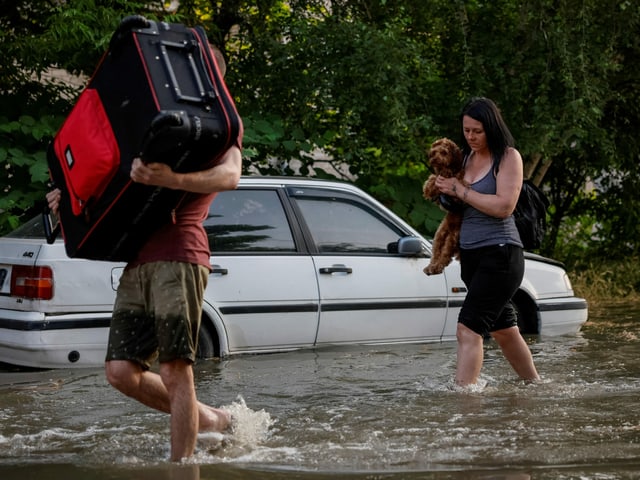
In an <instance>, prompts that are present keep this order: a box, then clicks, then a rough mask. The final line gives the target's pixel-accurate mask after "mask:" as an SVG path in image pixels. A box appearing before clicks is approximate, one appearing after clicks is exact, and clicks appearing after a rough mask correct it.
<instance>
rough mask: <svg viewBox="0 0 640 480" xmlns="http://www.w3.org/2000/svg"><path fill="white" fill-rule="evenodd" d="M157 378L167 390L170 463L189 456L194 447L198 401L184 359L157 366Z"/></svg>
mask: <svg viewBox="0 0 640 480" xmlns="http://www.w3.org/2000/svg"><path fill="white" fill-rule="evenodd" d="M160 377H161V378H162V383H164V385H165V387H166V388H167V394H168V398H169V405H170V408H171V460H172V461H174V462H177V461H179V460H181V459H182V458H186V457H190V456H191V455H193V452H194V450H195V448H196V438H197V434H198V402H197V400H196V388H195V385H194V383H193V368H192V366H191V363H189V362H187V361H185V360H173V361H171V362H164V363H161V364H160Z"/></svg>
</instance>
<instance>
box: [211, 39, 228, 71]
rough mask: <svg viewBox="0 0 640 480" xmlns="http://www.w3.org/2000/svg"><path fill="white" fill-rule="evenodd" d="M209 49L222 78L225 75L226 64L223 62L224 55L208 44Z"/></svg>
mask: <svg viewBox="0 0 640 480" xmlns="http://www.w3.org/2000/svg"><path fill="white" fill-rule="evenodd" d="M209 49H210V50H211V53H212V54H213V56H214V57H215V59H216V63H217V64H218V70H220V74H221V75H222V76H223V77H224V75H225V74H226V73H227V62H226V61H225V60H224V55H223V54H222V52H221V51H220V49H219V48H218V47H216V46H215V45H211V44H209Z"/></svg>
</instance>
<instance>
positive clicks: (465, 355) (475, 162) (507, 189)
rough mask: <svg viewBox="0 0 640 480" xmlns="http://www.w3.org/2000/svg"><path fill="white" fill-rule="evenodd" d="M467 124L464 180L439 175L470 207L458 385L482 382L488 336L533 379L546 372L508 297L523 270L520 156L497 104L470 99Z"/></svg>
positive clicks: (463, 248)
mask: <svg viewBox="0 0 640 480" xmlns="http://www.w3.org/2000/svg"><path fill="white" fill-rule="evenodd" d="M461 121H462V134H463V142H462V143H463V145H462V150H463V153H464V155H465V167H464V168H465V175H464V180H465V183H462V182H460V181H459V180H457V179H456V178H444V177H441V176H439V177H438V178H437V180H436V186H437V187H438V188H439V190H440V192H442V193H444V194H446V195H449V196H452V197H457V198H458V199H460V200H462V201H463V202H464V203H466V204H467V208H465V209H464V214H463V220H462V227H461V230H460V267H461V276H462V280H463V281H464V283H465V285H466V286H467V296H466V299H465V301H464V304H463V305H462V309H461V310H460V315H459V317H458V326H457V331H456V337H457V340H458V353H457V365H456V377H455V381H456V384H457V385H459V386H467V385H474V384H476V383H477V381H478V377H479V376H480V370H481V368H482V362H483V357H484V348H483V340H484V336H485V335H486V334H487V333H489V334H490V335H491V336H492V337H493V338H494V339H495V340H496V342H497V343H498V345H499V346H500V348H501V349H502V352H503V354H504V356H505V357H506V359H507V360H508V361H509V363H510V364H511V366H512V367H513V369H514V370H515V372H516V373H517V374H518V375H519V376H520V378H522V379H523V380H525V381H526V382H534V381H536V380H539V379H540V377H539V375H538V372H537V370H536V367H535V365H534V363H533V357H532V355H531V352H530V350H529V347H528V346H527V344H526V342H525V341H524V339H523V338H522V336H521V335H520V331H519V329H518V325H517V318H516V312H515V309H514V307H513V305H512V304H511V302H510V300H511V297H512V296H513V295H514V294H515V292H516V291H517V289H518V287H519V286H520V283H521V281H522V277H523V275H524V254H523V248H522V242H521V241H520V236H519V234H518V230H517V228H516V225H515V221H514V218H513V215H512V214H513V210H514V208H515V206H516V203H517V201H518V195H519V194H520V189H521V188H522V177H523V173H522V171H523V162H522V157H521V156H520V153H519V152H518V151H517V150H516V149H515V148H514V147H513V145H514V140H513V137H512V135H511V133H510V131H509V128H508V127H507V125H506V123H505V122H504V120H503V118H502V115H501V114H500V111H499V110H498V108H497V106H496V105H495V103H494V102H493V101H491V100H489V99H487V98H473V99H471V100H470V101H469V102H468V103H467V104H466V105H465V106H464V108H463V110H462V114H461Z"/></svg>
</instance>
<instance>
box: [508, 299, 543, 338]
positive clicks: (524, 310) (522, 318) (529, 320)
mask: <svg viewBox="0 0 640 480" xmlns="http://www.w3.org/2000/svg"><path fill="white" fill-rule="evenodd" d="M511 303H512V305H513V307H514V308H515V310H516V316H517V318H518V328H519V329H520V333H521V334H523V335H537V334H538V333H540V330H539V327H538V317H537V315H536V310H535V304H534V303H533V302H532V301H531V300H530V299H529V297H527V296H526V295H525V294H520V292H518V293H517V294H516V295H515V296H514V298H513V300H512V301H511Z"/></svg>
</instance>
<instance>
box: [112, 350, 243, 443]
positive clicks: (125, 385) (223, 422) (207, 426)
mask: <svg viewBox="0 0 640 480" xmlns="http://www.w3.org/2000/svg"><path fill="white" fill-rule="evenodd" d="M105 372H106V376H107V380H108V381H109V383H110V384H111V385H112V386H113V387H114V388H116V389H117V390H119V391H120V392H122V393H124V394H125V395H127V396H128V397H131V398H133V399H135V400H137V401H139V402H140V403H142V404H144V405H146V406H148V407H151V408H153V409H155V410H159V411H161V412H165V413H171V403H170V400H169V392H168V391H167V387H166V386H165V385H164V383H163V381H162V379H161V378H160V375H158V374H156V373H154V372H151V371H149V370H145V369H143V368H142V367H141V366H140V365H138V364H137V363H135V362H130V361H128V360H109V361H107V362H106V364H105ZM197 406H198V429H199V431H201V432H204V431H216V432H222V431H224V430H226V429H227V428H228V427H229V424H230V421H231V417H230V415H229V412H227V411H225V410H221V409H219V408H214V407H210V406H209V405H205V404H204V403H202V402H197Z"/></svg>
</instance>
